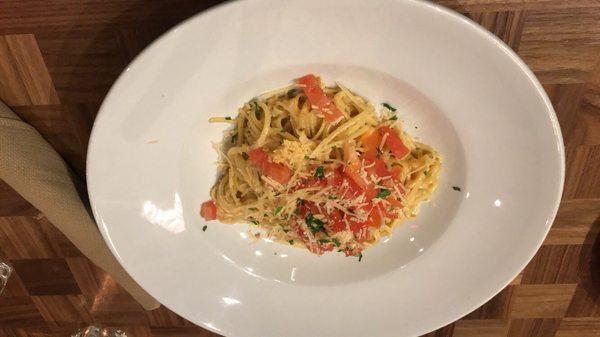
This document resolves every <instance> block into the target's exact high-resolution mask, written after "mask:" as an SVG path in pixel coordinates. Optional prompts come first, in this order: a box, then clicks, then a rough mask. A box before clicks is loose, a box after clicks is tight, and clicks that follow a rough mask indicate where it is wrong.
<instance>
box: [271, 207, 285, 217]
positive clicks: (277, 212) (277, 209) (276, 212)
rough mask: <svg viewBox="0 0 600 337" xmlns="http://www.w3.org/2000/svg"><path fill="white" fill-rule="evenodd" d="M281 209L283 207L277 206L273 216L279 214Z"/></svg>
mask: <svg viewBox="0 0 600 337" xmlns="http://www.w3.org/2000/svg"><path fill="white" fill-rule="evenodd" d="M282 208H283V206H281V205H279V206H277V208H275V211H274V212H273V215H277V214H279V212H281V209H282Z"/></svg>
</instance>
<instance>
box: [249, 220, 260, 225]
mask: <svg viewBox="0 0 600 337" xmlns="http://www.w3.org/2000/svg"><path fill="white" fill-rule="evenodd" d="M250 222H252V223H253V224H255V225H257V226H258V225H259V222H258V221H257V220H250Z"/></svg>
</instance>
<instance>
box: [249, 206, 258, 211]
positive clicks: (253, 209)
mask: <svg viewBox="0 0 600 337" xmlns="http://www.w3.org/2000/svg"><path fill="white" fill-rule="evenodd" d="M248 209H249V210H251V211H258V208H254V207H250V208H248Z"/></svg>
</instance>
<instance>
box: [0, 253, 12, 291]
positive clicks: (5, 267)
mask: <svg viewBox="0 0 600 337" xmlns="http://www.w3.org/2000/svg"><path fill="white" fill-rule="evenodd" d="M12 270H13V269H12V267H11V266H10V265H9V264H8V263H6V262H3V261H0V294H2V291H4V288H5V287H6V283H7V282H8V278H9V277H10V274H12Z"/></svg>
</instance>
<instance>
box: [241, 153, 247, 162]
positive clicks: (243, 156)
mask: <svg viewBox="0 0 600 337" xmlns="http://www.w3.org/2000/svg"><path fill="white" fill-rule="evenodd" d="M242 158H244V160H248V154H247V153H246V152H242Z"/></svg>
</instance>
